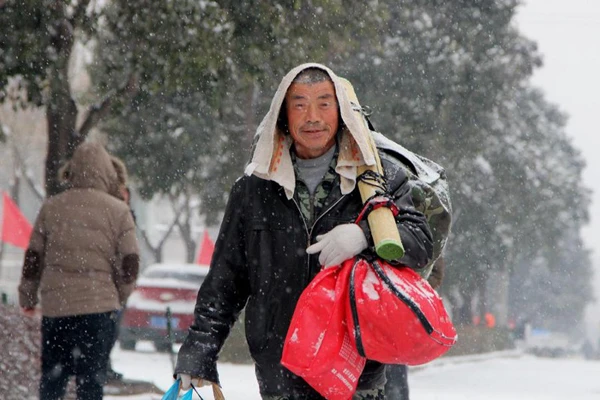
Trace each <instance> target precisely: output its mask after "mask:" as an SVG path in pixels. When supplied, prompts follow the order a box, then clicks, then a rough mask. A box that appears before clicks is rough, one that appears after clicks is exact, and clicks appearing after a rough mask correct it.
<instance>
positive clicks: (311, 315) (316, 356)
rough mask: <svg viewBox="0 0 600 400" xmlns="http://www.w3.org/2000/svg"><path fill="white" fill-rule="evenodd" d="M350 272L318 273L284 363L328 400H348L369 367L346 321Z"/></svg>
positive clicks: (288, 338)
mask: <svg viewBox="0 0 600 400" xmlns="http://www.w3.org/2000/svg"><path fill="white" fill-rule="evenodd" d="M349 273H350V268H335V267H332V268H326V269H324V270H322V271H321V272H319V273H318V274H317V275H316V276H315V278H314V279H313V280H312V282H311V283H310V284H309V285H308V287H307V288H306V289H304V292H303V293H302V295H301V296H300V299H299V300H298V304H297V305H296V310H295V311H294V315H293V317H292V322H291V324H290V327H289V329H288V333H287V336H286V339H285V342H284V346H283V356H282V358H281V363H282V364H283V365H284V366H285V367H286V368H288V369H289V370H290V371H292V372H293V373H294V374H296V375H298V376H300V377H302V378H303V379H304V380H305V381H306V382H307V383H308V384H309V385H311V386H312V387H313V388H314V389H315V390H317V391H318V392H319V393H320V394H321V395H322V396H323V397H325V398H326V399H329V400H348V399H350V398H351V397H352V395H353V394H354V392H355V391H356V385H357V384H358V378H359V377H360V374H361V373H362V370H363V368H364V366H365V362H366V360H365V358H364V357H360V356H359V354H358V352H357V350H356V347H355V346H354V344H353V343H352V339H351V338H350V334H349V330H348V328H347V326H346V322H345V312H346V310H345V308H346V304H347V303H348V290H347V289H348V278H349V277H348V275H349Z"/></svg>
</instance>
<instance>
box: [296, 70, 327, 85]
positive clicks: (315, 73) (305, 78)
mask: <svg viewBox="0 0 600 400" xmlns="http://www.w3.org/2000/svg"><path fill="white" fill-rule="evenodd" d="M325 81H331V78H330V77H329V74H328V73H327V72H325V71H324V70H322V69H321V68H316V67H310V68H306V69H305V70H303V71H302V72H300V73H299V74H298V75H296V77H295V78H294V80H293V82H294V83H305V84H309V85H310V84H313V83H320V82H325Z"/></svg>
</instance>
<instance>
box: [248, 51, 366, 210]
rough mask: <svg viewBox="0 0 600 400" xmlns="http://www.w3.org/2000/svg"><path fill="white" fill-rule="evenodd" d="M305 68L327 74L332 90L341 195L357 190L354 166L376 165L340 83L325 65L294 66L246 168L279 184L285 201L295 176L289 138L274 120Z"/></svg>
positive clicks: (359, 119) (363, 129)
mask: <svg viewBox="0 0 600 400" xmlns="http://www.w3.org/2000/svg"><path fill="white" fill-rule="evenodd" d="M307 68H319V69H322V70H323V71H325V72H326V73H327V74H329V77H330V78H331V80H332V82H333V85H334V87H335V92H336V97H337V101H338V104H339V107H340V116H341V119H342V121H343V123H344V124H343V125H344V127H343V129H342V134H341V137H340V138H339V146H340V147H339V154H338V160H337V166H336V168H335V170H336V172H337V173H338V175H339V176H340V189H341V191H342V194H347V193H350V192H351V191H352V190H354V188H355V187H356V175H357V167H358V166H361V165H375V155H374V154H373V151H372V150H371V148H370V147H369V144H368V142H367V137H368V136H367V135H369V134H370V132H369V130H368V127H367V126H366V125H365V123H364V120H363V117H362V115H361V113H360V112H358V111H357V110H356V109H353V105H352V103H351V102H350V100H349V99H348V96H347V94H346V90H345V88H344V84H343V81H342V79H341V78H340V77H338V76H337V75H335V74H334V73H333V71H331V70H330V69H329V68H327V67H326V66H324V65H321V64H316V63H308V64H302V65H299V66H297V67H296V68H294V69H292V70H291V71H290V72H288V74H287V75H286V76H284V77H283V79H282V80H281V83H280V84H279V88H278V89H277V92H276V93H275V95H274V96H273V100H272V101H271V107H270V109H269V112H267V114H266V115H265V117H264V118H263V120H262V122H261V123H260V125H259V126H258V129H257V130H256V136H258V140H257V142H256V147H255V149H254V153H253V154H252V160H251V162H250V163H249V164H248V165H247V166H246V169H245V174H246V175H256V176H258V177H259V178H262V179H266V180H272V181H275V182H277V183H278V184H279V185H281V186H282V187H283V188H284V190H285V194H286V196H287V198H288V199H291V198H292V197H293V195H294V190H295V189H296V177H295V175H294V168H293V165H292V158H291V157H290V151H289V149H290V147H291V145H292V138H291V136H290V135H286V134H285V132H281V130H280V129H279V128H278V127H277V119H278V117H279V112H280V110H281V106H282V105H283V101H284V100H285V95H286V93H287V90H288V88H289V87H290V85H291V84H292V82H293V80H294V78H295V77H296V76H297V75H298V74H299V73H300V72H302V71H303V70H305V69H307Z"/></svg>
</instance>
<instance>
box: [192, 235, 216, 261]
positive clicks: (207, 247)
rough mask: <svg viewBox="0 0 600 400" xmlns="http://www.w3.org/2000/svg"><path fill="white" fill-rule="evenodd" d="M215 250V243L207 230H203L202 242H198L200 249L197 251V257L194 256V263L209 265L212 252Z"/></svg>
mask: <svg viewBox="0 0 600 400" xmlns="http://www.w3.org/2000/svg"><path fill="white" fill-rule="evenodd" d="M214 251H215V244H214V243H213V241H212V240H211V239H210V236H208V232H206V231H204V234H203V235H202V243H200V249H199V251H198V257H197V258H196V264H205V265H210V260H211V259H212V255H213V252H214Z"/></svg>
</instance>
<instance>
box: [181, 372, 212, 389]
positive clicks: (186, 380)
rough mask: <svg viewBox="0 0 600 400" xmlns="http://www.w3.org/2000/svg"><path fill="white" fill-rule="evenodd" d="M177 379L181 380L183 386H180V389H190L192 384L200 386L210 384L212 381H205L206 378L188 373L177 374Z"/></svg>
mask: <svg viewBox="0 0 600 400" xmlns="http://www.w3.org/2000/svg"><path fill="white" fill-rule="evenodd" d="M177 379H179V380H181V386H180V387H179V390H183V391H188V390H190V389H191V387H192V385H194V387H197V388H199V387H202V386H206V385H209V384H210V382H206V383H205V382H204V379H200V378H192V376H191V375H188V374H177Z"/></svg>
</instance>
